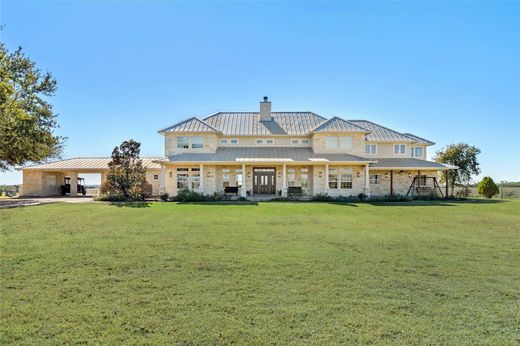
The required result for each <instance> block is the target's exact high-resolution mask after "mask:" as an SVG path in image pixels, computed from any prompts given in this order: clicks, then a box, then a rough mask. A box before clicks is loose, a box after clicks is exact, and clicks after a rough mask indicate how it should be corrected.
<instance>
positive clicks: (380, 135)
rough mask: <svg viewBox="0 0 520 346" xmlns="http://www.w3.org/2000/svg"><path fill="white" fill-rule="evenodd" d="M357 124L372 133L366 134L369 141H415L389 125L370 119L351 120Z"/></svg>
mask: <svg viewBox="0 0 520 346" xmlns="http://www.w3.org/2000/svg"><path fill="white" fill-rule="evenodd" d="M349 121H350V122H351V123H354V124H355V125H358V126H361V127H364V128H365V129H367V130H369V131H370V133H369V134H368V135H367V136H366V139H367V141H375V142H415V141H414V140H413V139H412V138H410V137H407V136H405V135H403V134H402V133H399V132H397V131H394V130H390V129H389V128H387V127H384V126H381V125H378V124H376V123H373V122H371V121H368V120H349Z"/></svg>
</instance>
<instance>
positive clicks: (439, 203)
mask: <svg viewBox="0 0 520 346" xmlns="http://www.w3.org/2000/svg"><path fill="white" fill-rule="evenodd" d="M504 202H505V201H504V200H500V199H469V198H468V199H445V200H439V199H437V200H414V201H400V202H385V201H381V202H367V204H370V205H373V206H377V207H389V206H390V207H391V206H403V207H424V206H436V207H456V206H457V205H458V204H495V203H504Z"/></svg>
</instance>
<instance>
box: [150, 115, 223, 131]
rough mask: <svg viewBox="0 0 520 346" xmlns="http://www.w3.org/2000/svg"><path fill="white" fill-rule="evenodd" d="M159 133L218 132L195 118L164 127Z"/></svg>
mask: <svg viewBox="0 0 520 346" xmlns="http://www.w3.org/2000/svg"><path fill="white" fill-rule="evenodd" d="M159 132H219V131H218V130H217V129H215V128H214V127H212V126H210V125H208V124H206V123H205V122H204V121H202V120H200V119H197V118H195V117H192V118H189V119H188V120H184V121H181V122H180V123H178V124H175V125H172V126H169V127H166V128H164V129H162V130H159Z"/></svg>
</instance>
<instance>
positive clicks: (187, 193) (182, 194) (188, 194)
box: [172, 189, 208, 202]
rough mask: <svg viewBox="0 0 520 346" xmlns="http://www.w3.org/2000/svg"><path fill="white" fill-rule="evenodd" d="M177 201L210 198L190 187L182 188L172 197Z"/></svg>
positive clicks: (198, 200)
mask: <svg viewBox="0 0 520 346" xmlns="http://www.w3.org/2000/svg"><path fill="white" fill-rule="evenodd" d="M172 200H173V201H175V202H206V201H207V200H208V198H207V197H206V196H205V195H204V194H202V193H199V192H196V191H192V190H189V189H182V190H180V191H178V192H177V196H175V197H173V198H172Z"/></svg>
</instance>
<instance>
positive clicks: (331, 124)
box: [309, 117, 370, 133]
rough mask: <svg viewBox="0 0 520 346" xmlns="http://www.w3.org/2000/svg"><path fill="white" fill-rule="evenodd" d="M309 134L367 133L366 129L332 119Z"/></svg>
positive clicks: (336, 118) (337, 118) (348, 122)
mask: <svg viewBox="0 0 520 346" xmlns="http://www.w3.org/2000/svg"><path fill="white" fill-rule="evenodd" d="M309 132H364V133H368V132H370V131H368V130H367V129H365V128H363V127H361V126H358V125H356V124H353V123H351V122H350V121H346V120H343V119H341V118H339V117H333V118H331V119H329V120H327V121H326V122H324V123H323V124H321V125H318V127H316V128H314V129H313V130H311V131H309Z"/></svg>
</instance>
